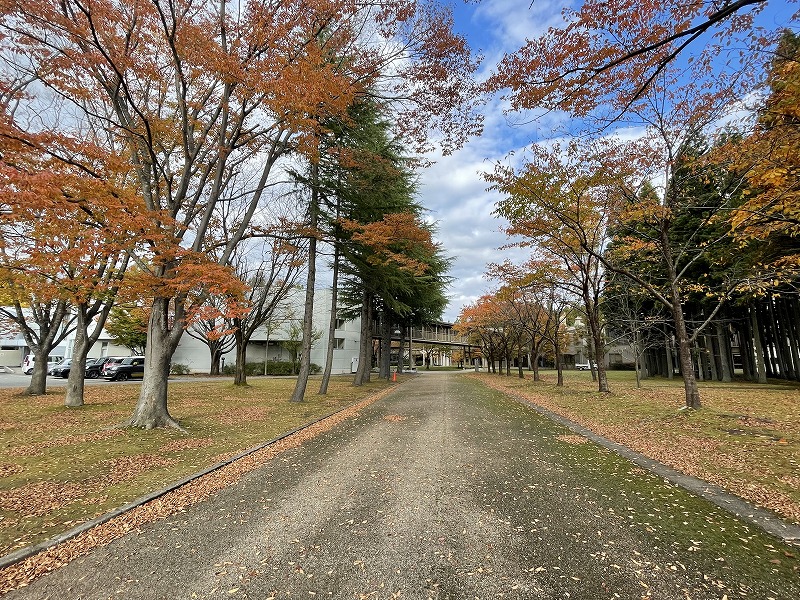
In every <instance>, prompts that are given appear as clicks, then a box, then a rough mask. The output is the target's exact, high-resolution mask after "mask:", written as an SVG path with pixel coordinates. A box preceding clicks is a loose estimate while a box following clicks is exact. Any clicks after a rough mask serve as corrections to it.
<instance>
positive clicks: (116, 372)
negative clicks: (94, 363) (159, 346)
mask: <svg viewBox="0 0 800 600" xmlns="http://www.w3.org/2000/svg"><path fill="white" fill-rule="evenodd" d="M103 377H105V378H106V379H108V380H109V381H127V380H128V379H141V378H142V377H144V356H129V357H128V358H124V359H122V362H118V363H111V364H109V365H107V366H106V368H105V369H104V370H103Z"/></svg>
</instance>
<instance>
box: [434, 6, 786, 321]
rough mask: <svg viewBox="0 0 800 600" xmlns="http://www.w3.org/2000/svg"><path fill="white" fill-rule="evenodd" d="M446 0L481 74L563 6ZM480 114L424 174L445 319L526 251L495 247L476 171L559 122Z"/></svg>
mask: <svg viewBox="0 0 800 600" xmlns="http://www.w3.org/2000/svg"><path fill="white" fill-rule="evenodd" d="M445 1H447V0H445ZM450 1H451V3H452V5H453V8H454V15H455V21H456V23H455V29H456V31H457V32H459V33H461V34H463V35H464V36H465V37H466V38H467V40H468V41H469V42H470V44H471V46H472V47H473V49H475V50H476V51H478V52H480V53H481V54H482V55H483V57H484V62H483V66H482V74H483V75H485V74H487V73H489V72H490V71H491V69H492V68H493V67H494V65H495V64H496V63H497V61H498V60H499V59H500V57H502V55H503V53H504V52H513V51H515V50H516V49H517V48H519V47H520V46H521V45H522V44H523V43H524V41H525V39H526V38H533V37H536V36H537V35H538V34H539V33H542V32H544V31H546V29H547V27H548V26H550V25H557V24H560V23H561V17H560V13H561V9H562V7H563V6H564V4H565V3H563V2H554V1H551V0H535V1H534V2H533V3H531V2H530V1H529V0H481V1H479V2H473V3H471V4H465V3H463V2H460V0H450ZM792 4H793V6H792V7H791V8H790V7H789V3H787V2H784V1H783V0H773V1H772V2H770V5H769V8H768V10H767V11H766V14H765V15H764V16H763V17H762V21H763V22H765V24H766V25H767V26H773V24H774V23H776V22H777V23H785V22H788V16H789V14H790V13H793V12H794V11H795V10H796V9H797V5H796V4H794V2H792ZM485 119H486V120H485V128H484V134H483V135H482V136H481V137H480V138H475V139H473V140H471V141H470V142H469V143H468V144H466V145H465V146H464V147H463V148H462V149H461V150H460V151H458V152H456V153H454V154H453V155H451V156H447V157H440V156H432V157H431V158H433V159H434V160H435V161H436V163H435V164H434V165H433V166H431V167H430V168H428V169H426V170H425V171H424V172H422V173H421V182H420V183H421V185H420V198H419V199H420V201H421V203H422V204H423V205H424V206H425V207H427V208H428V209H429V211H430V216H431V218H432V219H433V220H434V221H436V222H437V224H438V238H439V241H440V242H441V243H442V244H443V246H444V248H445V252H446V254H447V255H448V256H451V257H452V259H453V263H452V267H451V269H450V276H451V277H453V283H452V285H451V286H450V290H449V294H448V295H449V297H450V304H449V306H448V307H447V309H446V311H445V313H444V315H443V317H444V320H445V321H450V322H453V321H455V320H456V318H457V317H458V314H459V312H460V310H461V307H462V306H464V305H465V304H468V303H471V302H474V301H475V300H476V299H477V298H478V297H479V296H480V295H482V294H484V293H486V292H488V291H490V290H491V287H492V285H491V283H490V282H488V281H486V280H485V279H484V278H483V273H484V271H485V269H486V265H487V264H488V263H490V262H499V261H502V260H503V259H504V258H506V257H511V258H517V259H520V260H521V259H523V258H524V257H525V254H523V253H522V252H521V251H518V250H500V249H499V248H500V247H501V246H503V245H504V244H505V243H506V242H507V240H506V238H505V236H504V235H503V234H502V233H501V232H500V228H501V226H502V224H501V222H500V221H498V220H497V219H496V218H494V217H493V216H492V215H491V212H492V210H493V209H494V203H495V201H496V200H497V199H498V198H497V196H496V195H494V194H493V193H491V192H488V191H487V190H486V187H487V186H486V182H485V181H484V180H483V179H482V177H481V173H482V172H485V171H489V170H491V169H492V166H493V165H494V164H495V163H496V162H497V161H503V162H505V161H507V160H508V156H509V153H510V152H514V153H515V157H518V156H519V152H520V151H521V150H522V149H523V148H525V146H526V145H527V144H529V143H530V142H531V140H535V139H542V138H543V137H544V138H546V137H548V136H549V135H550V134H551V132H552V131H553V130H554V128H555V126H556V125H558V124H559V123H557V122H556V121H555V119H557V117H556V116H553V115H550V116H549V117H548V119H549V121H543V120H539V121H533V122H529V123H526V124H516V123H513V122H511V121H510V120H509V119H508V118H507V117H506V116H505V115H504V113H503V106H502V104H501V103H500V101H499V100H497V99H495V100H493V101H491V102H490V103H489V104H488V105H487V107H486V110H485ZM517 120H519V119H517ZM515 159H516V158H515Z"/></svg>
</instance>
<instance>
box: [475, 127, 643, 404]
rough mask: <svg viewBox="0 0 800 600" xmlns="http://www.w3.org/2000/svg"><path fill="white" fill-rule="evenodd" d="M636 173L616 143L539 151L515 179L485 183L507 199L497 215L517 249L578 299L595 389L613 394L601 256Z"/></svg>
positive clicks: (502, 171)
mask: <svg viewBox="0 0 800 600" xmlns="http://www.w3.org/2000/svg"><path fill="white" fill-rule="evenodd" d="M632 175H633V165H632V164H631V163H630V159H629V157H625V158H623V155H621V154H619V153H618V147H617V145H616V144H614V143H610V142H603V143H596V144H589V145H585V144H579V143H577V142H575V143H571V144H569V145H568V146H567V147H566V148H565V149H564V151H563V152H561V151H560V149H559V148H558V147H556V148H555V150H552V149H549V148H548V149H545V148H543V147H534V148H533V149H532V150H531V153H530V159H529V160H528V161H527V162H526V163H525V164H524V165H523V166H522V167H521V168H520V169H519V170H518V171H517V170H515V169H512V168H510V167H503V166H498V167H497V168H496V169H495V171H494V173H491V174H488V175H487V178H488V180H489V181H490V182H492V184H493V187H494V189H497V190H498V191H499V192H501V193H502V194H503V195H504V198H503V199H501V200H500V201H498V202H497V208H496V209H495V214H496V215H498V216H500V217H502V218H504V219H505V220H507V221H508V223H509V225H508V226H507V227H506V228H505V230H506V233H507V234H508V236H509V237H510V238H511V239H512V244H513V245H516V246H520V247H530V248H532V249H533V254H534V258H536V259H538V260H545V261H547V262H556V263H557V264H558V266H559V269H560V270H561V271H562V272H563V274H564V277H560V278H559V281H560V282H561V284H562V286H563V287H564V289H565V290H566V291H568V292H569V293H572V294H574V295H575V296H576V297H577V298H579V299H580V301H581V305H582V308H583V311H584V314H585V316H586V319H587V324H588V326H589V331H590V335H591V338H592V342H593V350H594V352H595V360H596V362H597V367H598V389H599V391H601V392H607V391H608V381H607V378H606V374H605V366H604V361H603V358H604V348H605V343H604V342H603V333H602V323H601V318H600V293H601V290H602V285H603V278H604V268H603V266H602V263H601V259H600V253H601V252H602V248H603V245H604V244H605V242H606V240H607V237H606V236H607V229H608V225H609V219H610V218H611V217H612V215H613V214H614V212H615V207H616V206H617V204H618V202H619V199H620V196H621V190H625V189H627V188H629V187H631V185H632V183H631V181H630V178H631V177H632Z"/></svg>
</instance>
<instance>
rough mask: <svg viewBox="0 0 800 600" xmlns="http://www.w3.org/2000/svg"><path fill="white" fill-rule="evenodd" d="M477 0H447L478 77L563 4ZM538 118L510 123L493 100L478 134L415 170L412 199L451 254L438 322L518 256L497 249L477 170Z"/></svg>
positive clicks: (487, 195)
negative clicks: (477, 56)
mask: <svg viewBox="0 0 800 600" xmlns="http://www.w3.org/2000/svg"><path fill="white" fill-rule="evenodd" d="M528 4H529V2H527V1H526V0H484V1H482V2H480V3H478V4H464V3H462V2H458V0H456V1H455V2H454V3H453V7H454V16H455V20H456V23H455V29H456V31H457V32H459V33H461V34H462V35H464V36H466V37H467V39H468V41H469V42H470V45H471V46H472V48H473V49H474V50H475V51H476V52H480V53H481V54H482V55H483V57H484V61H483V64H482V65H483V66H482V76H484V75H486V74H488V72H489V71H490V70H491V68H492V67H493V66H494V65H495V64H496V63H497V61H498V60H499V59H500V57H501V56H502V55H503V53H504V52H506V51H508V52H511V51H514V50H515V49H517V48H518V47H519V46H520V45H522V43H523V42H524V41H525V38H526V36H527V37H533V36H535V35H536V34H537V33H539V32H543V31H545V30H546V29H547V26H548V25H551V24H555V23H556V22H558V21H560V18H559V16H560V11H561V7H562V6H563V3H560V2H550V1H541V0H537V1H536V2H535V3H534V4H533V8H532V9H530V10H529V9H528ZM542 127H545V128H546V127H547V124H546V123H541V124H540V123H537V124H529V125H525V126H522V125H515V124H514V123H512V122H510V121H509V120H508V119H507V118H506V116H505V115H504V114H503V110H502V106H501V105H500V103H499V102H498V101H497V100H494V101H492V102H490V103H489V105H488V106H487V107H486V111H485V128H484V134H483V135H482V136H481V137H480V138H475V139H473V140H471V141H470V142H469V143H468V144H467V145H466V146H465V147H464V148H462V149H461V150H460V151H458V152H456V153H454V154H453V155H451V156H447V157H440V156H434V157H433V158H434V160H436V163H435V164H434V165H433V166H432V167H430V168H428V169H426V170H425V171H424V172H423V173H422V174H421V186H420V200H421V202H422V204H423V205H424V206H425V207H427V208H428V209H429V210H430V216H431V217H432V219H433V220H435V221H436V222H437V224H438V229H439V232H438V238H439V241H441V242H442V244H443V246H444V248H445V253H446V254H447V255H448V256H450V257H452V258H453V264H452V267H451V269H450V276H451V277H453V283H452V285H451V287H450V290H449V294H448V295H449V297H450V304H449V306H448V308H447V309H446V311H445V314H444V320H445V321H450V322H454V321H455V320H456V318H457V317H458V314H459V312H460V310H461V307H462V306H464V305H465V304H468V303H470V302H474V301H475V300H476V299H477V298H478V297H479V296H480V295H482V294H484V293H486V292H487V291H489V289H490V287H491V286H490V283H489V282H487V281H486V280H485V279H484V278H483V273H484V271H485V269H486V265H487V264H488V263H490V262H498V261H502V260H503V259H504V258H505V257H506V256H517V257H520V258H522V257H523V256H524V254H523V253H521V252H519V251H513V250H499V248H500V247H501V246H502V245H503V244H505V243H506V238H505V236H504V235H503V234H502V233H501V232H500V227H501V222H500V221H498V220H497V219H495V217H493V216H492V215H491V212H492V210H493V209H494V203H495V201H496V200H497V196H496V195H494V194H493V193H491V192H488V191H487V190H486V187H487V184H486V182H485V181H484V180H483V179H482V177H481V173H482V172H485V171H488V170H491V169H492V166H493V165H494V163H495V162H497V161H505V160H506V157H507V155H508V154H509V152H511V151H515V150H518V149H520V148H524V147H525V146H526V145H527V144H528V143H529V142H530V140H531V139H533V137H535V136H537V135H538V132H539V131H540V130H541V128H542Z"/></svg>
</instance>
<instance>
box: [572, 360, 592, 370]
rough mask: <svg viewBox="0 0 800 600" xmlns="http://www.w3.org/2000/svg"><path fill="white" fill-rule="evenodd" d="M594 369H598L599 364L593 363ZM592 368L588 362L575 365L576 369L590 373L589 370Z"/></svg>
mask: <svg viewBox="0 0 800 600" xmlns="http://www.w3.org/2000/svg"><path fill="white" fill-rule="evenodd" d="M592 367H593V368H595V369H596V368H597V363H596V362H592ZM592 367H589V363H588V362H585V363H575V368H576V369H577V370H578V371H588V370H589V369H590V368H592Z"/></svg>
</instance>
